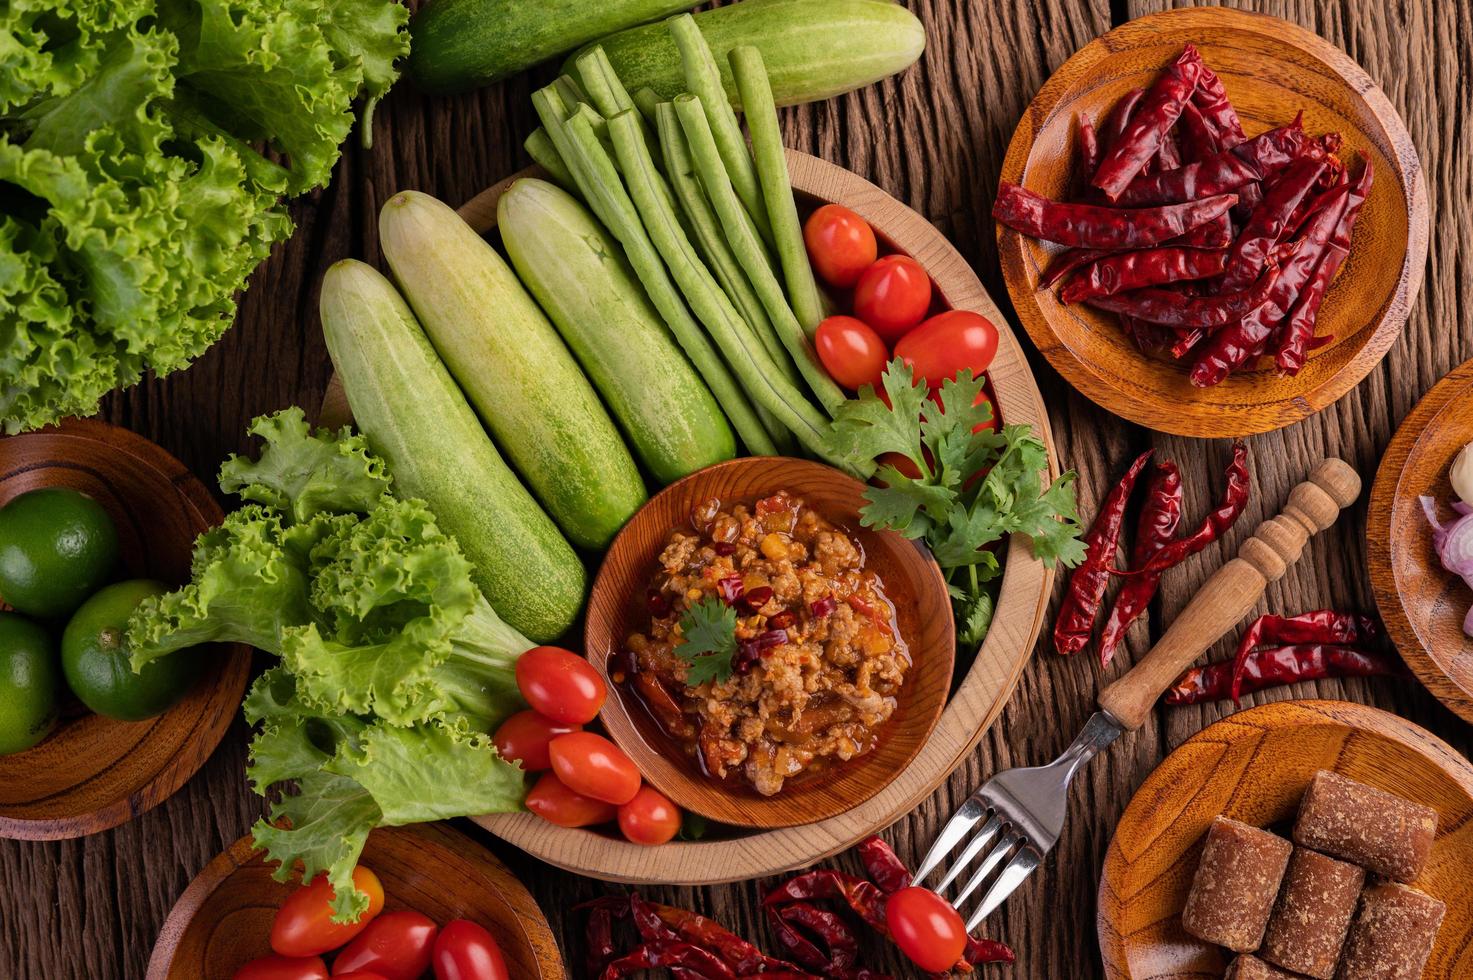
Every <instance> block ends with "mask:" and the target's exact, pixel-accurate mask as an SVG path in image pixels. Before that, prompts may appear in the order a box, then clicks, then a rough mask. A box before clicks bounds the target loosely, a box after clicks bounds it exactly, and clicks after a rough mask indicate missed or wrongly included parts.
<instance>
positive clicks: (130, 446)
mask: <svg viewBox="0 0 1473 980" xmlns="http://www.w3.org/2000/svg"><path fill="white" fill-rule="evenodd" d="M38 437H40V438H57V437H66V438H74V439H81V440H85V441H88V442H92V443H96V444H97V445H99V446H100V447H101V450H100V452H102V453H105V454H108V455H113V456H124V457H127V458H128V459H129V460H131V461H134V462H135V463H136V465H138V466H141V467H146V468H148V469H151V470H153V471H155V472H156V473H158V474H159V476H160V477H161V478H162V479H164V480H165V481H166V482H168V483H169V484H170V485H171V486H173V487H174V488H175V489H176V490H178V491H179V493H180V495H181V496H182V497H183V498H184V500H185V503H186V505H187V508H188V510H187V514H188V516H189V517H191V518H192V523H193V524H194V525H195V527H196V534H198V533H202V532H204V531H206V530H208V529H210V528H212V527H215V526H217V525H218V524H219V523H220V522H221V521H222V520H224V519H225V514H224V512H223V511H222V510H221V509H220V505H219V504H218V503H217V502H216V501H215V498H214V497H213V496H211V495H210V492H209V491H208V490H207V489H205V486H204V484H203V483H201V482H200V481H199V479H198V478H196V477H195V476H194V474H193V473H192V472H190V470H189V469H188V468H187V467H185V465H184V464H183V463H181V462H180V461H179V460H177V459H175V458H174V456H172V455H171V454H170V453H168V452H167V451H166V450H165V449H164V448H163V447H161V446H159V445H158V444H156V443H154V442H151V441H149V440H148V439H145V438H144V437H143V436H140V435H138V434H137V433H136V432H133V431H131V430H129V429H124V428H122V427H121V426H116V425H112V424H110V423H107V422H103V421H101V420H100V419H92V418H87V419H76V418H72V419H66V420H64V421H62V422H61V423H59V424H57V425H48V426H45V427H44V428H40V429H36V430H34V431H31V432H23V433H20V434H18V435H13V436H5V437H4V438H3V439H0V456H3V447H4V445H5V444H6V443H7V442H9V440H20V439H34V438H38ZM11 444H12V445H13V443H11ZM221 646H222V648H223V649H222V656H221V657H219V658H218V661H219V664H220V666H219V667H218V668H216V670H217V673H218V681H217V683H216V686H215V689H214V691H213V692H212V694H211V696H210V697H209V698H208V700H206V701H205V702H204V703H203V704H201V705H199V707H198V715H199V717H200V718H202V719H206V720H207V721H208V719H209V718H210V716H211V715H213V719H214V720H213V724H205V725H204V726H203V727H198V728H194V729H191V730H190V731H189V732H186V733H184V734H185V735H195V734H196V733H198V738H197V741H195V742H194V743H193V744H199V745H201V746H203V747H205V751H203V752H201V753H200V754H199V756H198V758H192V757H191V754H190V753H175V754H174V755H172V756H170V757H169V759H168V761H167V762H166V763H165V764H164V765H163V766H162V767H161V768H160V769H159V770H158V771H157V772H155V773H154V774H153V776H152V777H151V778H150V779H149V780H148V781H147V782H146V783H144V784H143V785H142V786H141V787H139V788H138V789H137V790H135V791H134V792H133V793H131V794H129V795H127V796H124V797H122V798H120V799H116V800H113V801H111V802H110V803H107V804H105V805H102V806H99V807H96V808H94V809H92V810H87V811H83V812H79V813H73V814H68V815H66V816H61V817H42V818H31V817H15V816H10V815H7V814H4V813H0V837H4V838H10V839H13V840H67V839H70V838H74V837H85V836H87V835H88V834H95V833H98V832H100V831H104V830H111V829H112V828H114V827H118V826H121V825H122V824H125V823H127V822H128V821H130V820H132V819H133V818H134V817H137V816H139V815H141V814H143V813H146V812H148V811H149V810H152V809H153V808H154V807H156V806H158V805H159V804H160V803H162V802H164V800H167V799H168V798H169V797H171V796H173V795H174V794H175V793H177V792H178V791H179V790H180V788H181V787H183V786H184V784H185V783H187V782H188V781H189V780H190V779H191V778H192V777H193V776H194V774H195V773H197V772H198V771H199V770H200V768H201V767H203V766H204V764H205V762H206V761H208V760H209V758H210V757H211V756H212V755H213V754H214V752H215V749H216V748H218V747H219V745H220V742H221V740H222V739H224V737H225V733H226V732H227V731H229V729H230V725H231V723H232V722H233V721H234V720H235V717H236V714H237V711H238V710H239V707H240V703H241V700H242V699H243V698H244V697H245V689H246V684H247V683H248V682H249V680H250V671H251V651H250V648H249V647H246V646H244V645H242V644H239V643H231V644H222V645H221ZM227 706H228V707H227ZM188 707H189V704H188V701H187V700H186V701H184V702H181V703H180V704H177V705H175V706H174V707H172V708H170V709H169V710H168V711H166V712H164V713H163V714H162V715H159V716H158V718H155V719H150V720H149V723H150V724H156V723H160V722H161V720H162V719H164V718H168V717H169V716H170V715H173V714H175V713H176V712H179V711H182V710H186V709H187V708H188ZM221 708H225V710H220V709H221ZM49 737H50V736H48V738H49ZM181 744H182V743H181Z"/></svg>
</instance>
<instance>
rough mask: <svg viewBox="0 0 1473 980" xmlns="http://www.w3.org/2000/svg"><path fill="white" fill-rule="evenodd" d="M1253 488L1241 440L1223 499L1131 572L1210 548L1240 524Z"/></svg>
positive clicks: (1147, 571) (1155, 569)
mask: <svg viewBox="0 0 1473 980" xmlns="http://www.w3.org/2000/svg"><path fill="white" fill-rule="evenodd" d="M1250 492H1251V485H1250V483H1249V480H1248V447H1247V446H1245V445H1243V443H1241V442H1235V443H1233V458H1232V460H1231V462H1229V463H1228V467H1227V480H1226V486H1224V488H1223V493H1222V503H1220V504H1218V505H1217V507H1216V509H1214V510H1213V511H1212V512H1211V513H1209V514H1208V515H1207V516H1206V517H1204V518H1203V519H1202V523H1201V524H1199V525H1198V526H1197V528H1196V529H1195V530H1194V531H1192V533H1191V534H1189V535H1187V536H1186V537H1184V538H1177V539H1176V540H1174V541H1172V542H1170V543H1169V544H1167V545H1166V546H1165V547H1163V548H1161V550H1159V551H1157V552H1156V554H1155V557H1153V558H1152V559H1151V560H1150V561H1148V562H1146V563H1145V564H1144V565H1142V566H1141V567H1140V568H1137V569H1134V570H1132V571H1131V572H1129V573H1128V574H1130V575H1148V574H1150V573H1152V572H1164V571H1166V570H1167V569H1168V568H1171V567H1172V566H1174V565H1179V564H1181V563H1182V562H1183V561H1185V560H1186V559H1187V558H1189V557H1191V556H1192V555H1195V554H1197V553H1198V552H1199V551H1201V550H1202V549H1203V548H1206V547H1207V546H1208V545H1209V544H1211V543H1212V542H1214V541H1216V540H1217V539H1218V538H1220V537H1222V535H1223V533H1224V532H1226V531H1227V529H1228V528H1230V527H1232V526H1233V525H1234V524H1236V523H1237V522H1238V518H1239V517H1241V516H1243V511H1244V510H1246V509H1247V507H1248V498H1249V495H1250Z"/></svg>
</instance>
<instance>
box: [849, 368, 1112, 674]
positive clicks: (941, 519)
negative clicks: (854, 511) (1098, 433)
mask: <svg viewBox="0 0 1473 980" xmlns="http://www.w3.org/2000/svg"><path fill="white" fill-rule="evenodd" d="M883 384H884V389H885V395H886V398H881V397H880V396H879V395H878V394H876V392H875V390H874V388H873V387H870V386H866V387H865V388H863V389H861V390H860V393H859V397H858V398H857V399H854V400H852V401H849V402H846V403H845V404H844V405H842V406H840V408H839V411H838V414H837V415H836V416H835V418H834V424H833V427H832V429H831V430H830V433H829V437H828V442H829V447H830V448H831V449H833V450H834V451H835V452H836V453H838V454H839V455H841V456H843V457H845V458H846V459H849V460H851V461H853V462H855V463H860V462H864V461H867V460H870V459H878V458H879V457H880V456H881V455H882V454H884V453H899V454H900V455H902V456H904V457H905V458H906V459H908V460H910V462H911V463H912V464H913V465H914V469H913V470H911V472H914V473H915V474H917V475H915V476H907V475H906V473H904V472H902V470H901V469H900V468H898V467H897V466H894V465H885V466H881V467H880V469H879V472H878V473H877V474H876V477H875V480H876V482H877V483H879V484H883V486H872V487H869V488H868V489H866V490H865V494H864V499H865V501H866V503H865V506H864V508H863V509H862V510H861V511H860V520H861V523H862V524H863V525H864V526H865V527H877V528H884V529H888V530H892V531H896V532H897V533H899V534H902V535H904V536H905V537H907V538H910V539H912V540H924V541H925V542H926V544H927V545H928V546H929V547H930V549H931V554H932V555H933V556H935V558H936V562H937V564H939V565H940V566H941V570H942V571H943V572H944V573H945V574H946V579H947V587H948V590H949V592H950V593H951V598H952V604H953V606H954V608H955V612H956V618H957V624H958V627H957V628H958V634H959V637H960V640H961V642H962V643H964V644H966V645H968V646H974V645H976V644H978V643H980V642H981V641H982V637H983V636H984V635H985V634H986V632H987V627H988V624H989V623H990V622H991V619H992V610H993V604H994V601H995V596H994V595H993V593H992V590H991V588H990V587H989V585H988V583H989V582H991V581H992V580H994V579H996V578H997V577H998V575H999V574H1000V573H1001V569H1002V566H1001V565H1000V563H999V562H998V558H997V555H996V554H995V553H994V551H993V549H992V548H991V547H989V546H990V545H994V544H996V543H997V542H999V541H1001V540H1002V539H1003V538H1004V537H1005V536H1007V535H1009V534H1021V535H1024V536H1025V537H1027V538H1028V539H1029V542H1030V543H1031V544H1032V547H1033V553H1034V554H1035V555H1036V556H1038V557H1039V558H1040V559H1042V560H1043V562H1044V563H1045V564H1047V565H1053V564H1055V563H1060V564H1063V565H1065V566H1073V565H1077V564H1079V562H1080V561H1082V560H1083V559H1084V545H1083V543H1082V542H1081V541H1080V540H1079V536H1080V532H1081V530H1082V529H1081V527H1080V525H1079V513H1078V508H1077V506H1076V504H1075V500H1074V480H1075V476H1076V474H1074V473H1073V472H1069V473H1065V474H1064V475H1063V476H1061V477H1059V479H1057V480H1055V481H1054V482H1053V483H1052V484H1045V483H1044V476H1045V474H1046V472H1047V470H1048V447H1047V446H1045V445H1044V443H1043V440H1041V439H1039V438H1038V437H1037V436H1036V435H1034V433H1033V430H1032V428H1031V427H1030V426H1026V425H1008V426H1003V428H1002V430H1001V431H998V432H995V431H993V428H992V405H991V403H990V401H989V400H988V399H987V398H985V397H983V389H984V384H983V381H982V379H980V378H973V377H972V373H971V372H970V371H962V372H960V373H959V374H958V375H957V376H956V377H955V378H952V379H949V380H947V381H945V382H944V383H943V384H942V385H941V389H940V390H939V391H938V392H937V393H936V395H935V397H934V398H928V397H927V395H926V384H925V382H924V380H921V381H917V380H916V379H915V377H914V375H913V374H912V372H911V369H910V366H909V365H907V364H906V363H905V362H903V361H901V360H899V359H897V360H894V361H891V362H890V365H889V367H888V368H887V369H886V370H885V375H884V379H883ZM887 400H888V404H886V401H887ZM938 402H939V404H938ZM981 473H985V474H986V475H985V476H982V477H980V478H978V477H977V476H976V475H977V474H981ZM960 569H965V570H966V571H965V573H960V574H959V570H960Z"/></svg>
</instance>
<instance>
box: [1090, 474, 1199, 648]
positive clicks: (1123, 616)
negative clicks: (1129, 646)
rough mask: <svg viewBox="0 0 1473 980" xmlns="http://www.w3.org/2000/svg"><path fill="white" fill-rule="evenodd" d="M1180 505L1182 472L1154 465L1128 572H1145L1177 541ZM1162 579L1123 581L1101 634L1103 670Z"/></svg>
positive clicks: (1155, 575)
mask: <svg viewBox="0 0 1473 980" xmlns="http://www.w3.org/2000/svg"><path fill="white" fill-rule="evenodd" d="M1181 505H1182V489H1181V471H1179V470H1178V469H1177V468H1176V464H1175V463H1173V462H1171V461H1169V460H1168V461H1167V462H1164V463H1157V464H1156V467H1155V470H1154V472H1153V473H1152V474H1151V479H1150V482H1149V483H1147V484H1146V502H1145V505H1144V506H1142V507H1141V516H1140V523H1139V524H1138V525H1137V527H1136V537H1135V547H1134V548H1133V549H1132V550H1131V559H1130V567H1131V568H1145V567H1146V566H1147V565H1149V564H1150V562H1151V559H1152V558H1155V557H1156V555H1157V554H1158V553H1159V552H1160V551H1161V549H1162V548H1165V547H1166V546H1167V545H1168V544H1170V543H1171V540H1172V539H1173V538H1174V537H1176V529H1177V526H1178V525H1179V524H1180V523H1181ZM1161 575H1162V573H1161V572H1151V573H1150V574H1147V575H1140V576H1137V577H1134V578H1130V579H1126V581H1125V584H1124V585H1122V586H1121V587H1120V593H1119V594H1118V595H1116V597H1115V602H1114V603H1113V604H1112V605H1111V606H1110V617H1109V619H1107V620H1106V621H1105V629H1104V631H1103V632H1102V633H1101V634H1100V665H1101V666H1102V667H1108V666H1110V661H1111V660H1112V659H1114V657H1115V651H1116V649H1118V648H1119V646H1120V641H1121V640H1122V639H1124V638H1125V631H1126V630H1127V629H1128V628H1129V627H1130V624H1131V623H1133V622H1135V620H1136V618H1137V617H1138V616H1140V614H1141V613H1143V612H1145V610H1146V607H1147V606H1149V605H1150V604H1151V600H1152V599H1153V598H1155V596H1156V589H1157V587H1158V586H1159V585H1160V584H1161Z"/></svg>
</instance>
